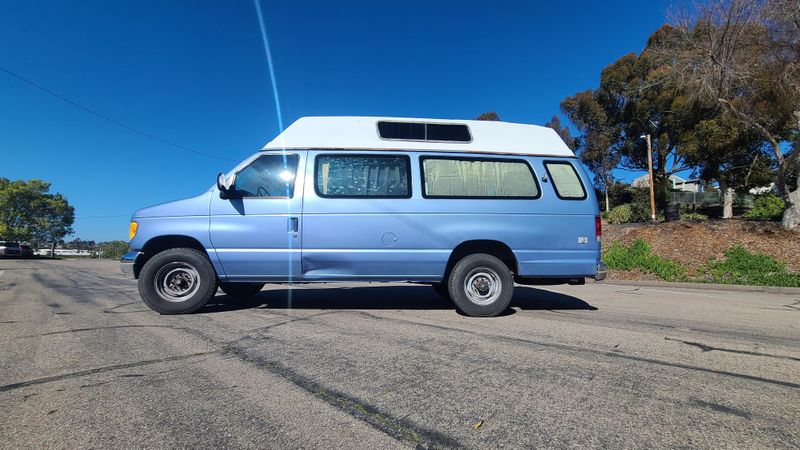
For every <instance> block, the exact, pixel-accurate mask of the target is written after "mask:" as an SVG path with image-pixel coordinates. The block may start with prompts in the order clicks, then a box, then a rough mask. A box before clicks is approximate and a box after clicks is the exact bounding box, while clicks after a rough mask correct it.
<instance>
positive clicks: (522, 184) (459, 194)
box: [421, 157, 539, 199]
mask: <svg viewBox="0 0 800 450" xmlns="http://www.w3.org/2000/svg"><path fill="white" fill-rule="evenodd" d="M421 161H422V164H421V165H422V179H423V182H422V195H423V196H424V197H427V198H507V199H533V198H539V185H538V184H537V183H536V177H535V176H534V175H533V171H532V170H531V168H530V166H529V165H528V163H526V162H525V161H522V160H509V159H484V158H446V157H443V158H442V157H423V158H422V159H421Z"/></svg>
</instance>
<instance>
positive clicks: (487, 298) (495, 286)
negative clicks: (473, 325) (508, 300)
mask: <svg viewBox="0 0 800 450" xmlns="http://www.w3.org/2000/svg"><path fill="white" fill-rule="evenodd" d="M502 291H503V283H502V281H500V275H498V274H497V272H495V271H494V270H493V269H490V268H488V267H476V268H474V269H472V270H470V271H469V273H468V274H467V276H466V277H465V278H464V292H465V293H466V294H467V299H469V301H471V302H472V303H475V304H476V305H482V306H483V305H490V304H492V303H494V302H495V301H496V300H497V299H498V298H500V293H501V292H502Z"/></svg>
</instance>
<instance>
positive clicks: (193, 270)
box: [139, 248, 217, 314]
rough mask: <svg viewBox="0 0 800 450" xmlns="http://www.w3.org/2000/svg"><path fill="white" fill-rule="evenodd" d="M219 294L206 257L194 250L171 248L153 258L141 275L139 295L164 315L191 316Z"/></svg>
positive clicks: (213, 273)
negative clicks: (190, 314)
mask: <svg viewBox="0 0 800 450" xmlns="http://www.w3.org/2000/svg"><path fill="white" fill-rule="evenodd" d="M216 292H217V274H216V272H215V271H214V266H212V265H211V261H209V260H208V257H206V255H205V254H204V253H202V252H200V251H198V250H195V249H193V248H171V249H168V250H164V251H162V252H160V253H157V254H156V255H155V256H153V257H152V258H150V259H149V260H148V261H147V262H146V263H145V264H144V266H143V267H142V270H141V272H139V295H140V296H141V297H142V300H144V302H145V304H147V306H149V307H150V309H152V310H154V311H156V312H159V313H161V314H188V313H192V312H195V311H197V310H198V309H200V308H202V307H203V305H205V304H206V302H208V301H209V300H210V299H211V298H212V297H213V296H214V294H215V293H216Z"/></svg>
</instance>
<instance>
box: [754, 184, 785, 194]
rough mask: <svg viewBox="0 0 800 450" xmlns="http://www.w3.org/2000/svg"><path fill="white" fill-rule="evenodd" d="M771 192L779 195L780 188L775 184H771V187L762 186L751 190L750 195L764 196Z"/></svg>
mask: <svg viewBox="0 0 800 450" xmlns="http://www.w3.org/2000/svg"><path fill="white" fill-rule="evenodd" d="M770 192H771V193H773V194H777V193H778V188H777V187H776V186H775V183H770V184H769V186H761V187H756V188H753V189H750V193H751V194H755V195H762V194H767V193H770Z"/></svg>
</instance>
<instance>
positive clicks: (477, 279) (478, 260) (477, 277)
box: [447, 253, 514, 317]
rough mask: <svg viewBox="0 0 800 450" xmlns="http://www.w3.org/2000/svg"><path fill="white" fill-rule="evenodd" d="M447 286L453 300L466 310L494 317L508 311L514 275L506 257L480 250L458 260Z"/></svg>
mask: <svg viewBox="0 0 800 450" xmlns="http://www.w3.org/2000/svg"><path fill="white" fill-rule="evenodd" d="M470 280H472V282H471V284H470V286H469V288H468V286H467V284H468V283H469V281H470ZM447 289H448V291H449V292H450V298H452V299H453V303H455V304H456V306H457V307H458V309H459V310H460V311H461V312H463V313H464V314H466V315H468V316H473V317H491V316H496V315H498V314H500V313H502V312H503V311H505V310H506V308H508V305H509V304H510V303H511V297H513V296H514V276H513V275H512V274H511V271H510V270H508V267H507V266H506V265H505V264H504V263H503V261H500V260H499V259H497V258H496V257H494V256H492V255H487V254H484V253H476V254H474V255H469V256H466V257H464V258H463V259H461V260H460V261H459V262H457V263H456V265H455V267H453V270H452V272H450V277H449V278H448V279H447Z"/></svg>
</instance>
